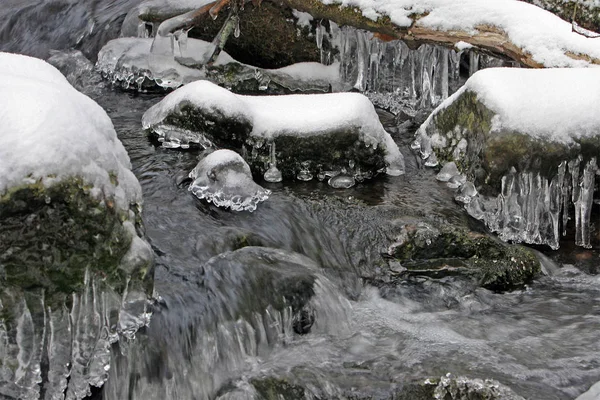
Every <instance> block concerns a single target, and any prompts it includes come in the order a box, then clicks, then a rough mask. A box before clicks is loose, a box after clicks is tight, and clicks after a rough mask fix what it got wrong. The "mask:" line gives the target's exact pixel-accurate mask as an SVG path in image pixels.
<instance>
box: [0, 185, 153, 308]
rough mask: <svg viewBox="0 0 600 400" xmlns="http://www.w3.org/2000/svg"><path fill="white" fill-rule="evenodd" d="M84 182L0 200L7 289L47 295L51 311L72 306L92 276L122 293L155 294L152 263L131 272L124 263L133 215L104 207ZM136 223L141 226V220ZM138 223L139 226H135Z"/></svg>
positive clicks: (30, 188)
mask: <svg viewBox="0 0 600 400" xmlns="http://www.w3.org/2000/svg"><path fill="white" fill-rule="evenodd" d="M90 190H91V187H90V186H88V185H86V184H84V183H83V181H81V180H80V179H78V178H71V179H67V180H64V181H61V182H59V183H57V184H55V185H52V186H50V187H48V188H46V187H44V186H43V185H42V184H41V183H33V184H29V185H23V186H21V187H17V188H12V189H11V190H10V191H9V192H8V193H6V194H5V195H3V196H2V197H1V198H0V265H2V269H3V271H2V272H3V274H2V276H1V277H0V279H1V281H0V283H1V285H2V286H10V287H17V288H20V289H22V290H26V291H27V290H34V289H44V291H45V293H46V303H47V304H48V305H49V306H52V305H54V304H62V303H63V302H64V301H67V302H68V301H69V298H70V296H71V294H72V293H77V292H78V291H80V290H81V288H82V287H83V285H84V275H85V272H86V270H89V271H90V272H91V273H93V274H94V275H95V276H98V277H101V278H102V279H103V281H104V282H105V283H106V284H108V285H109V286H110V287H112V288H113V289H114V290H116V291H122V290H123V289H125V286H126V284H127V280H128V278H131V282H130V285H134V286H138V287H139V288H141V289H145V291H146V292H147V293H150V288H151V287H152V271H151V262H150V261H149V263H148V265H146V267H145V268H144V267H141V268H140V269H138V270H136V271H133V275H132V276H130V277H129V273H130V272H131V271H125V270H124V269H123V268H121V267H120V265H121V261H122V259H123V257H124V256H125V254H126V253H127V251H128V250H129V248H130V245H131V242H132V239H133V237H132V234H131V232H128V230H127V229H126V228H125V227H124V226H123V222H124V221H126V220H127V219H129V218H130V216H129V213H128V211H123V210H119V209H117V207H116V206H115V205H114V204H113V203H112V202H111V201H110V200H108V199H104V201H102V202H100V201H99V200H97V199H95V198H93V196H91V194H90ZM134 219H137V223H140V220H139V214H137V215H136V217H135V218H134ZM131 222H133V223H136V221H131Z"/></svg>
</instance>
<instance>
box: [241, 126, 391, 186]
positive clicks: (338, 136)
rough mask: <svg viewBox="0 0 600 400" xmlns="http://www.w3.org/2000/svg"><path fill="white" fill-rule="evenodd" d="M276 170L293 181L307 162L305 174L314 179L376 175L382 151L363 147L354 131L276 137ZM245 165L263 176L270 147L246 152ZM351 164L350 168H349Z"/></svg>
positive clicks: (383, 162)
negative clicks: (322, 174)
mask: <svg viewBox="0 0 600 400" xmlns="http://www.w3.org/2000/svg"><path fill="white" fill-rule="evenodd" d="M274 143H275V150H276V156H275V158H276V160H277V167H278V168H279V169H280V170H281V173H282V175H283V176H284V178H286V179H294V178H295V177H296V175H297V174H298V172H300V170H301V169H303V168H304V167H303V166H302V163H303V162H308V170H309V171H310V172H311V173H312V174H313V175H315V176H316V175H317V174H318V173H319V172H320V171H340V170H342V169H346V170H348V172H354V171H358V170H360V171H362V172H366V171H371V172H372V173H373V174H375V173H376V171H378V170H381V169H383V168H385V159H384V158H385V150H384V149H383V148H381V146H379V147H378V148H373V147H371V146H370V147H366V146H365V143H364V142H363V141H362V140H361V139H360V136H359V133H358V131H348V130H340V131H333V132H331V133H328V134H322V135H313V136H301V135H293V134H290V135H279V136H277V137H276V138H275V139H274ZM246 153H247V156H246V159H247V160H246V161H248V163H249V164H250V167H251V168H252V171H253V173H254V174H255V175H260V176H262V174H264V172H265V171H266V170H267V168H268V167H269V161H270V145H269V144H268V143H265V144H263V145H262V146H261V147H260V148H257V149H254V150H249V151H247V152H246ZM350 161H352V162H353V163H354V167H353V168H350V167H349V163H350Z"/></svg>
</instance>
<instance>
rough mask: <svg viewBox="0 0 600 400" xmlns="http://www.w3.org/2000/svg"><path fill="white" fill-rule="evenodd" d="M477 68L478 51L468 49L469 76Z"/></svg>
mask: <svg viewBox="0 0 600 400" xmlns="http://www.w3.org/2000/svg"><path fill="white" fill-rule="evenodd" d="M478 70H479V53H477V52H475V51H469V76H472V75H473V74H474V73H475V72H477V71H478Z"/></svg>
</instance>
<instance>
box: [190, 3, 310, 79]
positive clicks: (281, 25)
mask: <svg viewBox="0 0 600 400" xmlns="http://www.w3.org/2000/svg"><path fill="white" fill-rule="evenodd" d="M239 15H240V32H241V34H240V36H239V37H237V38H236V37H234V36H233V35H232V36H231V37H230V38H229V39H228V41H227V44H226V45H225V51H226V52H227V53H229V54H230V55H232V56H233V57H234V58H235V59H236V60H238V61H240V62H242V63H245V64H250V65H254V66H257V67H261V68H281V67H285V66H287V65H291V64H294V63H298V62H308V61H317V62H318V61H319V58H320V52H319V49H318V48H317V45H316V42H315V40H314V37H311V36H309V32H310V31H309V30H308V29H302V30H301V29H299V27H298V26H297V25H296V23H295V20H294V16H293V15H292V9H291V8H288V7H281V6H278V5H276V4H273V3H270V2H263V3H262V4H261V5H260V7H255V6H253V5H252V4H247V5H245V6H244V10H241V11H240V14H239ZM226 17H227V12H221V13H220V14H219V17H218V18H217V19H216V20H214V21H213V20H212V18H205V19H204V21H203V23H202V24H199V25H198V26H196V27H195V28H194V29H192V30H191V31H190V36H191V37H195V38H199V39H202V40H206V41H212V40H213V38H214V37H215V35H216V34H217V32H218V31H219V29H220V28H221V26H222V25H223V24H224V22H225V19H226ZM315 25H316V21H315ZM274 38H275V40H274Z"/></svg>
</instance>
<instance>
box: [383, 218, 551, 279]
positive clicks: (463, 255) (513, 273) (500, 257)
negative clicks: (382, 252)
mask: <svg viewBox="0 0 600 400" xmlns="http://www.w3.org/2000/svg"><path fill="white" fill-rule="evenodd" d="M392 249H393V251H392V252H391V254H392V255H393V257H394V258H395V259H397V260H399V261H400V263H401V265H402V267H403V268H405V269H406V270H405V271H404V272H402V275H428V276H432V277H443V276H447V275H451V274H459V275H462V276H467V277H470V278H473V279H477V281H478V282H479V284H480V285H481V286H483V287H485V288H488V289H491V290H494V291H507V290H512V289H516V288H521V287H523V286H524V285H525V284H527V283H528V282H530V281H531V280H532V279H533V278H534V277H535V276H536V275H539V274H540V272H541V266H540V263H539V261H538V259H537V258H536V256H535V255H534V254H533V253H532V252H531V251H529V250H528V249H527V248H525V247H522V246H518V245H511V244H506V243H503V242H501V241H499V240H497V239H495V238H493V237H490V236H486V235H482V234H477V233H473V232H470V231H467V230H464V229H457V228H450V227H441V228H439V229H436V228H433V227H431V226H429V225H427V224H423V223H421V224H419V225H416V226H415V225H411V226H406V227H405V230H404V232H403V235H402V237H401V240H400V242H399V243H397V244H396V245H394V246H393V248H392Z"/></svg>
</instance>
